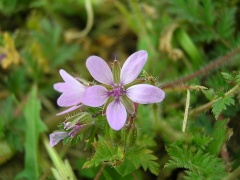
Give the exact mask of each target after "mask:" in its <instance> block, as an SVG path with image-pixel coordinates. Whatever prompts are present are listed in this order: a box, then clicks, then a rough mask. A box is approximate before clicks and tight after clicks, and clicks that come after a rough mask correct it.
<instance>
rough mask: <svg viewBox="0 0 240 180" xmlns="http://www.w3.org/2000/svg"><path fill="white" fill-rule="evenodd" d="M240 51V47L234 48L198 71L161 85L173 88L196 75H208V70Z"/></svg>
mask: <svg viewBox="0 0 240 180" xmlns="http://www.w3.org/2000/svg"><path fill="white" fill-rule="evenodd" d="M238 53H240V48H236V49H234V50H233V51H232V52H230V53H228V54H227V55H225V56H223V57H221V58H218V59H216V60H214V61H213V62H212V63H210V64H208V65H207V66H205V67H203V68H201V69H199V70H198V71H195V72H193V73H192V74H189V75H187V76H185V77H182V78H180V79H177V80H175V81H172V82H170V83H166V84H163V85H161V88H162V89H168V88H172V87H174V86H176V85H179V84H181V83H185V82H187V81H190V80H191V79H194V78H195V77H198V76H205V75H207V73H208V72H210V71H211V70H213V69H215V68H217V67H219V66H221V65H222V64H223V63H225V62H227V61H228V60H230V59H231V58H232V57H233V56H235V55H236V54H238Z"/></svg>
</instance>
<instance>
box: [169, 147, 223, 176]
mask: <svg viewBox="0 0 240 180" xmlns="http://www.w3.org/2000/svg"><path fill="white" fill-rule="evenodd" d="M167 152H168V153H169V155H170V157H171V159H170V160H169V161H168V163H167V164H166V165H165V168H185V169H187V170H186V174H187V177H185V178H184V179H211V180H218V179H222V178H223V177H224V176H225V175H226V170H225V166H224V163H223V161H222V160H221V159H219V158H217V157H216V156H213V155H209V154H208V153H203V152H202V151H201V150H199V149H197V150H196V151H192V150H191V148H186V147H185V148H182V147H180V146H178V145H172V146H170V147H169V148H167ZM206 167H207V168H206Z"/></svg>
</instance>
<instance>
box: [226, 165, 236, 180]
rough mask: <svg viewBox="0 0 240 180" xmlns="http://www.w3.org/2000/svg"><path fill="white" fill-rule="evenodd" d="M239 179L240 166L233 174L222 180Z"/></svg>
mask: <svg viewBox="0 0 240 180" xmlns="http://www.w3.org/2000/svg"><path fill="white" fill-rule="evenodd" d="M239 177H240V166H239V167H238V168H236V169H235V170H234V171H233V172H231V173H229V174H228V175H227V176H226V177H225V178H223V180H234V179H237V178H239Z"/></svg>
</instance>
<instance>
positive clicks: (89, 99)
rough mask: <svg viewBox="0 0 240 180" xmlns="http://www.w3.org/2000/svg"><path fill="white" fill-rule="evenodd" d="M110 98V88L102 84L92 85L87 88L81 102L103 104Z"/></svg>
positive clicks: (95, 105) (92, 104)
mask: <svg viewBox="0 0 240 180" xmlns="http://www.w3.org/2000/svg"><path fill="white" fill-rule="evenodd" d="M107 98H108V90H107V89H106V88H105V87H103V86H100V85H96V86H91V87H89V88H87V89H86V90H85V92H84V93H83V95H82V100H81V102H82V103H83V104H85V105H87V106H91V107H98V106H102V105H103V104H104V103H105V102H106V100H107Z"/></svg>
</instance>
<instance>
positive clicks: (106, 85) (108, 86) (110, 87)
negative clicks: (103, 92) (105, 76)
mask: <svg viewBox="0 0 240 180" xmlns="http://www.w3.org/2000/svg"><path fill="white" fill-rule="evenodd" d="M102 86H104V87H105V88H106V89H107V90H108V91H111V90H112V89H113V87H112V86H111V85H108V84H102Z"/></svg>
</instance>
